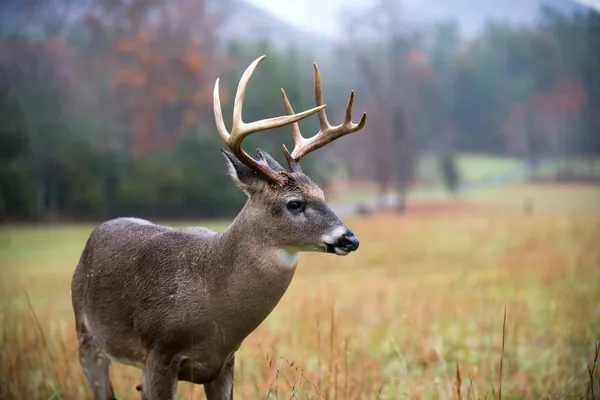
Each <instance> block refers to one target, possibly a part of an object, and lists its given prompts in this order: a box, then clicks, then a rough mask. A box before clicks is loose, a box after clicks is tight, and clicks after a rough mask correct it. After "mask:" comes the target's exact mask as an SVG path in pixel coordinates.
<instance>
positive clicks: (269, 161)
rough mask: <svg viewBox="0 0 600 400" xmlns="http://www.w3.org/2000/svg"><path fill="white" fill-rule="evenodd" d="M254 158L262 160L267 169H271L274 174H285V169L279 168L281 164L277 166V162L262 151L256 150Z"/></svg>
mask: <svg viewBox="0 0 600 400" xmlns="http://www.w3.org/2000/svg"><path fill="white" fill-rule="evenodd" d="M255 158H262V159H264V160H265V162H266V163H267V165H268V166H269V168H271V169H272V170H273V171H275V172H285V168H283V167H282V166H281V164H279V163H278V162H277V160H275V159H274V158H273V157H271V155H270V154H269V153H267V152H266V151H264V150H261V149H256V157H255Z"/></svg>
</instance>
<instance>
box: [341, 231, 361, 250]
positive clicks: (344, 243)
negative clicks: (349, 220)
mask: <svg viewBox="0 0 600 400" xmlns="http://www.w3.org/2000/svg"><path fill="white" fill-rule="evenodd" d="M359 244H360V242H359V241H358V238H357V237H356V235H355V234H354V233H352V231H350V230H348V232H346V233H345V234H344V235H343V236H342V237H340V238H339V239H338V243H337V245H338V246H339V247H340V248H341V249H343V250H344V251H355V250H356V249H358V245H359Z"/></svg>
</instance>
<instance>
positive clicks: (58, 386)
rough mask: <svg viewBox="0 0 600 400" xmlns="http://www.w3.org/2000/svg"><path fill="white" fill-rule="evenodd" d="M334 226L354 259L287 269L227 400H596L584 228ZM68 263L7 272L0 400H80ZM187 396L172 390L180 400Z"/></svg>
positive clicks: (324, 258) (327, 259) (129, 382)
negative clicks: (289, 273) (350, 238)
mask: <svg viewBox="0 0 600 400" xmlns="http://www.w3.org/2000/svg"><path fill="white" fill-rule="evenodd" d="M348 223H349V224H350V225H351V226H352V228H353V230H354V231H355V232H356V233H357V235H358V236H359V237H360V238H361V248H360V249H359V251H358V252H356V253H355V254H352V255H351V256H349V257H345V258H342V257H333V256H330V255H323V254H305V255H303V256H302V258H301V261H300V265H299V267H298V271H297V275H296V277H295V278H294V281H293V283H292V285H291V287H290V289H289V291H288V293H286V295H285V296H284V298H283V299H282V301H281V303H280V304H279V305H278V307H277V308H276V309H275V311H274V312H273V313H272V314H271V315H270V316H269V318H268V319H267V320H266V321H265V322H264V323H263V324H262V325H261V326H260V327H259V328H258V329H257V330H256V331H255V332H254V333H253V334H252V335H250V336H249V337H248V338H247V340H246V341H245V342H244V344H243V345H242V348H241V350H240V351H239V353H238V358H237V360H236V371H235V373H236V386H235V395H236V397H237V398H244V399H246V398H247V399H255V398H263V399H265V398H268V399H321V398H322V399H377V398H381V399H404V398H406V399H465V400H467V399H469V400H470V399H486V398H488V399H497V398H499V397H500V396H501V397H502V398H503V399H558V398H560V399H567V398H573V399H576V398H577V399H585V398H588V399H591V398H600V386H599V384H600V382H599V379H600V377H599V374H598V368H597V367H596V364H597V362H598V352H599V351H600V348H599V347H597V344H596V343H597V342H598V341H599V340H600V246H598V244H599V243H600V240H599V239H600V218H597V217H594V216H587V217H572V216H535V217H529V218H523V217H520V216H510V215H475V216H461V217H452V216H444V217H441V216H437V217H427V216H420V217H405V218H400V217H398V216H396V215H377V216H373V217H372V218H369V219H354V220H352V221H348ZM21 234H23V235H26V234H27V232H20V233H19V235H21ZM49 240H50V238H49ZM81 240H82V241H84V240H85V236H83V237H82V239H81ZM15 242H18V240H15ZM71 247H77V246H68V248H71ZM77 257H78V254H77V252H76V251H74V252H73V253H72V254H71V253H70V254H68V255H65V254H60V256H57V261H56V262H57V263H58V262H60V263H61V265H62V266H59V265H55V262H54V261H53V259H52V257H48V256H45V257H44V258H35V257H31V256H27V257H23V258H22V259H21V260H20V259H19V257H16V258H15V259H14V260H13V261H12V267H11V269H10V274H8V275H3V280H4V289H3V290H4V292H5V293H6V295H5V296H3V297H4V298H5V299H6V301H5V302H4V307H3V309H2V311H1V314H0V318H1V319H0V322H1V324H2V328H1V333H0V346H1V348H2V353H1V356H0V382H1V385H0V398H2V399H49V398H54V399H85V398H89V392H88V391H87V388H86V387H85V383H84V380H83V376H82V374H81V371H80V369H79V366H78V362H77V350H76V348H77V340H76V337H75V331H74V328H73V319H72V315H71V311H70V308H69V307H70V305H69V304H68V298H67V297H66V296H64V295H60V297H54V295H53V293H55V292H56V293H59V292H61V293H63V292H65V291H66V292H68V287H65V286H66V285H68V281H69V279H70V275H71V273H72V270H73V268H74V265H75V263H76V260H77ZM65 258H66V259H69V260H70V261H72V262H70V263H65ZM58 260H59V261H58ZM45 266H47V267H48V268H50V270H51V271H52V274H50V275H42V276H38V275H39V271H40V269H41V268H44V267H45ZM9 281H10V284H8V282H9ZM24 290H26V291H27V293H28V294H29V296H30V298H31V299H30V301H28V298H27V297H26V296H25V294H24V293H25V292H24ZM111 375H112V377H113V384H114V385H115V389H116V395H117V398H119V399H134V398H135V399H137V398H139V396H138V393H137V392H136V391H135V389H134V387H135V385H136V384H137V383H138V379H139V371H137V370H135V369H133V368H130V367H124V366H120V365H114V364H113V366H112V371H111ZM203 396H204V395H203V392H202V388H201V387H199V386H196V387H193V386H192V385H190V384H187V383H181V384H180V398H186V399H190V398H198V399H200V398H203Z"/></svg>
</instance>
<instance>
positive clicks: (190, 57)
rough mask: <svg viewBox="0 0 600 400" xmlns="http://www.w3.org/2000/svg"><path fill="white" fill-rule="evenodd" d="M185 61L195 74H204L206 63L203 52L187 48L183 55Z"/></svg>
mask: <svg viewBox="0 0 600 400" xmlns="http://www.w3.org/2000/svg"><path fill="white" fill-rule="evenodd" d="M183 63H184V64H185V66H186V67H187V68H188V69H189V70H190V71H191V72H192V73H193V74H194V75H197V76H199V75H203V73H204V69H205V64H204V58H203V56H202V54H200V53H197V52H195V51H192V50H187V51H186V52H185V54H184V55H183Z"/></svg>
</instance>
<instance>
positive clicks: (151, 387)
mask: <svg viewBox="0 0 600 400" xmlns="http://www.w3.org/2000/svg"><path fill="white" fill-rule="evenodd" d="M178 373H179V360H178V359H177V358H176V357H170V356H166V355H165V354H160V353H159V352H158V351H156V350H153V351H151V352H150V354H149V356H148V359H147V361H146V371H145V372H144V375H143V378H142V379H143V380H142V396H143V397H142V398H145V399H148V400H176V399H177V381H178V379H177V374H178ZM144 378H145V379H144Z"/></svg>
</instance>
